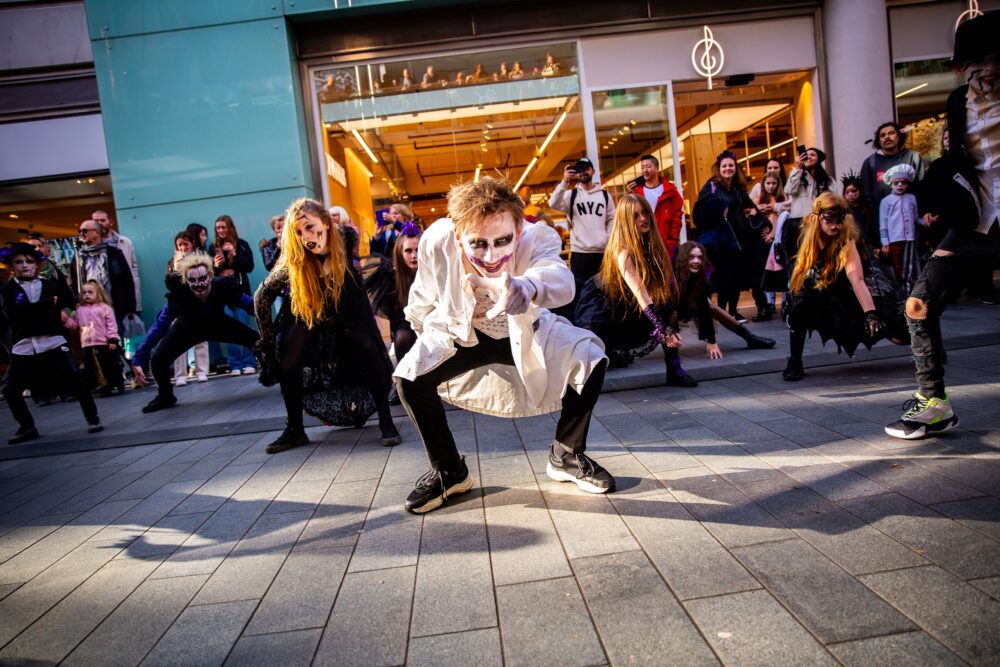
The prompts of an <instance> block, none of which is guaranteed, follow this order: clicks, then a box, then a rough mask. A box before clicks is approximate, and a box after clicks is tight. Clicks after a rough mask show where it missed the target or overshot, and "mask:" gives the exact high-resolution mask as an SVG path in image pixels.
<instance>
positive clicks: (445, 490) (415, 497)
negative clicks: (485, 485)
mask: <svg viewBox="0 0 1000 667" xmlns="http://www.w3.org/2000/svg"><path fill="white" fill-rule="evenodd" d="M475 483H476V480H475V479H474V478H473V477H472V474H471V473H470V472H469V467H468V466H467V465H465V457H464V456H463V457H462V465H461V467H460V468H459V469H458V470H456V471H455V472H445V471H438V470H428V471H427V473H426V474H425V475H424V476H423V477H421V478H420V479H418V480H417V485H416V486H415V487H413V491H411V492H410V495H408V496H407V497H406V504H405V505H404V507H405V508H406V511H407V512H409V513H410V514H426V513H427V512H430V511H433V510H436V509H437V508H439V507H441V506H442V505H444V504H445V503H447V502H448V497H449V496H456V495H458V494H460V493H466V492H467V491H469V489H471V488H472V485H473V484H475Z"/></svg>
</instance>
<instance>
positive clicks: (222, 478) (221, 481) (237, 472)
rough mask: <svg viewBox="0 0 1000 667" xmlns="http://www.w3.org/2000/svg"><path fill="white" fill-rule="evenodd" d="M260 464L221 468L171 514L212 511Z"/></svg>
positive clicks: (220, 505) (257, 468)
mask: <svg viewBox="0 0 1000 667" xmlns="http://www.w3.org/2000/svg"><path fill="white" fill-rule="evenodd" d="M260 466H261V464H259V463H251V464H248V465H241V466H233V465H231V466H227V467H225V468H223V469H222V470H221V471H219V473H218V474H216V475H215V476H214V477H212V479H210V480H208V481H207V482H205V484H203V485H202V486H201V487H199V488H198V490H197V491H196V492H195V493H192V494H191V496H190V497H189V498H187V499H186V500H185V501H184V502H182V503H181V504H180V505H178V506H177V507H176V508H174V511H173V512H171V514H198V513H200V512H214V511H215V510H217V509H219V508H220V507H222V505H223V504H224V503H225V502H226V500H227V499H228V498H229V497H230V496H231V495H233V494H234V493H236V490H237V489H239V488H240V487H241V486H243V484H244V483H246V481H247V480H248V479H250V477H251V476H253V474H254V473H255V472H257V471H258V470H259V469H260Z"/></svg>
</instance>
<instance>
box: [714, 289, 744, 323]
mask: <svg viewBox="0 0 1000 667" xmlns="http://www.w3.org/2000/svg"><path fill="white" fill-rule="evenodd" d="M716 298H717V299H718V300H719V308H721V309H722V310H725V311H726V312H728V313H729V314H730V315H732V316H733V317H736V316H737V315H739V314H740V311H739V310H737V306H739V305H740V290H721V289H720V290H718V294H717V296H716Z"/></svg>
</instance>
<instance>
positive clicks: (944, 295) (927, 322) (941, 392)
mask: <svg viewBox="0 0 1000 667" xmlns="http://www.w3.org/2000/svg"><path fill="white" fill-rule="evenodd" d="M972 264H973V263H972V262H970V261H969V258H968V257H964V256H961V255H946V256H932V257H931V258H930V259H929V260H927V264H926V265H925V266H924V270H923V271H921V272H920V277H919V278H917V282H916V283H914V285H913V290H912V291H911V292H910V298H913V299H920V300H921V301H923V302H924V312H925V315H926V316H925V317H924V319H922V320H919V319H914V318H912V317H910V316H909V313H907V316H906V323H907V326H908V328H909V329H910V349H911V350H912V351H913V363H914V365H915V366H916V369H917V384H918V385H919V386H920V393H921V394H923V395H924V396H925V397H926V398H930V397H932V396H934V397H937V398H944V397H945V388H944V344H943V341H942V339H941V314H942V313H944V309H945V307H946V306H947V305H948V303H949V302H950V301H952V300H954V298H955V297H956V296H958V294H959V293H961V291H962V289H963V288H964V287H965V286H966V285H967V284H968V281H969V278H970V277H971V276H970V275H969V267H970V266H972ZM908 310H909V309H908Z"/></svg>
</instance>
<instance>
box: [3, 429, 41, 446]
mask: <svg viewBox="0 0 1000 667" xmlns="http://www.w3.org/2000/svg"><path fill="white" fill-rule="evenodd" d="M38 437H40V436H39V435H38V429H36V428H35V426H34V424H32V425H31V426H22V427H21V428H19V429H17V433H15V434H14V437H12V438H10V439H9V440H7V444H8V445H19V444H21V443H22V442H28V441H29V440H34V439H35V438H38Z"/></svg>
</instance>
